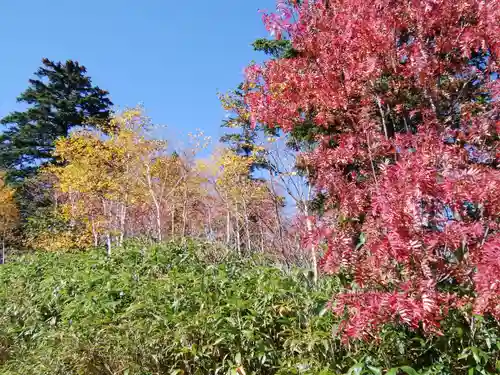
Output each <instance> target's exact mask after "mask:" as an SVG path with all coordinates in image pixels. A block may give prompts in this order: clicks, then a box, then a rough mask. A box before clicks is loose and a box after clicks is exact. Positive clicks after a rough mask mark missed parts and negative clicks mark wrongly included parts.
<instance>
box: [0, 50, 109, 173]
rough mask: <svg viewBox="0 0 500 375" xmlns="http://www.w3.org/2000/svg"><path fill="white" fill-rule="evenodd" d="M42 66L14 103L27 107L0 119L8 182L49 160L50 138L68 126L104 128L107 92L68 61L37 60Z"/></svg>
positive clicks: (0, 152)
mask: <svg viewBox="0 0 500 375" xmlns="http://www.w3.org/2000/svg"><path fill="white" fill-rule="evenodd" d="M42 64H43V65H42V66H41V67H40V68H39V69H38V70H37V71H36V73H35V76H36V79H30V80H29V83H30V86H29V87H28V89H26V91H24V92H23V93H22V94H21V95H20V96H19V97H18V99H17V101H18V102H21V103H26V104H27V105H28V106H29V107H28V109H26V110H25V111H23V112H18V111H15V112H12V113H10V114H9V115H7V116H6V117H5V118H3V119H2V120H1V124H3V125H6V126H7V129H6V130H4V132H3V133H2V134H1V135H0V166H1V167H2V168H3V169H5V170H7V172H8V180H9V181H10V182H15V181H22V180H23V179H24V178H26V177H28V176H30V175H33V173H34V172H35V171H36V170H37V169H38V167H39V166H40V165H42V164H45V163H47V162H52V161H54V158H53V156H52V151H53V149H54V142H55V140H56V139H57V138H58V137H61V136H67V135H68V134H69V132H70V130H71V128H73V127H75V126H92V127H105V126H106V124H107V123H108V119H109V116H110V113H111V109H110V107H111V106H112V105H113V103H112V102H111V100H110V99H109V98H108V92H107V91H105V90H101V89H100V88H99V87H97V86H93V85H92V81H91V79H90V77H89V76H88V75H87V74H86V73H87V70H86V68H85V67H84V66H82V65H80V64H79V63H78V62H76V61H72V60H68V61H66V62H65V63H61V62H53V61H50V60H49V59H43V60H42Z"/></svg>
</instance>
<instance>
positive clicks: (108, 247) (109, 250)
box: [106, 232, 111, 258]
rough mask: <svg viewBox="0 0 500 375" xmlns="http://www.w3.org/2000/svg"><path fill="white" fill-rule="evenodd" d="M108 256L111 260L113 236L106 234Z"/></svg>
mask: <svg viewBox="0 0 500 375" xmlns="http://www.w3.org/2000/svg"><path fill="white" fill-rule="evenodd" d="M106 255H107V256H108V258H111V235H110V234H109V232H106Z"/></svg>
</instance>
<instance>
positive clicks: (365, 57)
mask: <svg viewBox="0 0 500 375" xmlns="http://www.w3.org/2000/svg"><path fill="white" fill-rule="evenodd" d="M264 21H265V23H266V25H267V27H268V29H269V30H270V31H272V33H273V34H274V35H275V36H276V37H277V38H278V39H279V38H288V39H290V41H291V43H292V46H293V48H294V50H295V51H296V53H295V55H296V57H294V58H287V59H274V60H270V61H268V62H266V63H265V64H263V65H251V66H249V67H248V69H247V83H246V85H247V86H246V87H247V89H248V90H249V93H248V94H247V95H246V103H247V104H248V105H249V107H250V111H251V118H252V121H253V122H254V123H259V124H265V125H267V126H269V127H279V128H281V129H283V130H284V131H286V132H291V131H293V130H294V129H295V128H296V127H298V126H300V125H301V124H303V123H304V121H305V120H306V119H312V122H313V126H314V127H317V128H321V129H322V135H321V136H318V137H317V139H316V147H315V149H314V151H313V152H310V153H308V154H307V155H305V157H306V160H307V162H308V164H309V165H310V167H311V168H312V169H313V170H314V177H313V180H312V182H313V183H314V185H315V188H316V190H317V191H319V192H322V193H324V194H325V195H326V196H327V200H326V206H327V210H326V214H325V215H324V216H323V217H322V219H321V220H320V221H318V226H317V228H316V230H315V232H314V234H313V235H312V238H310V240H311V241H312V242H313V243H317V244H319V243H324V242H326V243H327V247H328V249H327V251H326V253H325V254H324V256H323V259H322V263H321V266H322V269H323V270H324V272H327V273H339V274H342V275H344V277H345V278H346V279H347V280H349V282H348V283H346V286H345V289H344V291H343V292H342V293H339V294H337V295H336V296H335V297H334V300H333V301H332V309H333V311H334V312H335V313H336V314H337V315H339V316H341V317H345V319H344V320H343V323H342V326H341V329H342V331H343V332H344V334H345V335H344V337H345V338H370V337H376V336H377V333H378V332H379V331H380V329H381V327H382V326H383V325H384V324H386V323H399V324H404V325H407V326H409V327H411V328H413V329H416V330H423V331H424V332H426V333H438V334H439V333H440V321H442V320H443V319H444V318H445V317H446V316H447V315H448V314H449V311H450V310H451V309H459V310H460V311H462V312H463V313H464V314H465V316H468V317H471V316H472V315H473V314H481V315H486V316H491V317H493V318H495V319H498V320H500V279H499V277H500V276H499V275H500V233H499V227H498V226H499V221H500V194H499V183H500V172H499V170H498V167H499V164H498V163H499V156H500V155H499V153H498V146H499V138H498V133H499V130H500V122H499V115H500V113H499V109H500V106H499V101H498V99H499V94H500V81H499V80H498V79H497V77H498V63H499V61H500V60H499V59H500V3H499V2H498V1H496V0H491V1H482V0H464V1H456V0H423V1H401V0H375V1H359V0H330V1H329V0H323V1H320V0H318V1H311V0H309V1H307V0H305V1H301V2H298V1H293V2H290V4H285V3H284V2H279V4H278V10H277V12H276V13H274V14H266V15H264ZM468 319H469V318H468Z"/></svg>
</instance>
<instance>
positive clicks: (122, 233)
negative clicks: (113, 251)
mask: <svg viewBox="0 0 500 375" xmlns="http://www.w3.org/2000/svg"><path fill="white" fill-rule="evenodd" d="M125 200H126V199H125ZM120 211H121V212H120V236H119V238H118V246H122V245H123V238H124V237H125V223H126V219H127V205H126V204H125V203H122V206H121V210H120Z"/></svg>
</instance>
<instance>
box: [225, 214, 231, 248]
mask: <svg viewBox="0 0 500 375" xmlns="http://www.w3.org/2000/svg"><path fill="white" fill-rule="evenodd" d="M226 209H227V213H226V244H227V245H229V243H230V242H231V214H230V212H229V207H227V206H226Z"/></svg>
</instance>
